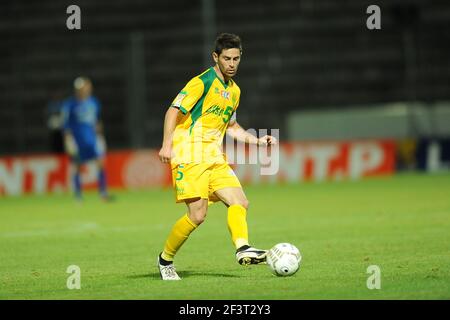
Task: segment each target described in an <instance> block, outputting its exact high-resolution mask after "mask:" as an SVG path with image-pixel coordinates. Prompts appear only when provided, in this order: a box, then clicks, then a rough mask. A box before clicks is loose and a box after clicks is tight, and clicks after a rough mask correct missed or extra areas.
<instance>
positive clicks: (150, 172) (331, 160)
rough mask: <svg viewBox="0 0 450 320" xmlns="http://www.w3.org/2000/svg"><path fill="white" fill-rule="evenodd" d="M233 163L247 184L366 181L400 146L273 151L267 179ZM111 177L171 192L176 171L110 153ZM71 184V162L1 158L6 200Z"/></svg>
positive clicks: (151, 157)
mask: <svg viewBox="0 0 450 320" xmlns="http://www.w3.org/2000/svg"><path fill="white" fill-rule="evenodd" d="M238 153H239V152H236V154H238ZM244 153H246V154H245V155H244V157H243V158H245V156H247V155H248V148H247V150H246V151H245V150H244ZM232 158H233V157H229V160H231V161H230V163H232V166H233V168H234V170H235V172H236V175H237V176H238V177H239V178H240V180H241V181H242V182H243V183H259V182H303V181H326V180H342V179H361V178H364V177H369V176H378V175H390V174H393V173H394V171H395V142H394V141H389V140H386V141H379V140H367V141H366V140H364V141H351V142H305V143H285V144H281V145H280V146H277V148H275V147H272V150H271V153H270V154H269V155H268V156H267V157H266V159H265V160H267V159H269V160H270V161H269V162H270V164H268V165H266V167H267V166H271V168H270V169H271V170H266V173H264V170H262V169H263V168H264V166H262V165H261V164H258V163H257V164H233V161H232ZM269 162H267V161H266V162H264V163H266V164H267V163H269ZM237 163H239V162H237ZM267 172H269V174H267ZM106 174H107V181H108V185H109V187H112V188H125V189H138V188H147V187H153V186H170V185H171V181H172V179H171V176H170V174H171V173H170V168H169V166H168V165H166V164H162V163H161V162H160V161H159V158H158V151H157V150H138V151H130V150H127V151H114V152H109V153H108V155H107V157H106ZM81 180H82V183H83V187H84V188H87V189H92V188H95V187H96V183H97V172H96V168H95V164H94V163H88V164H86V165H85V166H83V169H82V175H81ZM70 182H71V179H70V163H69V160H68V158H67V157H66V156H55V155H35V156H27V157H4V158H0V196H4V195H21V194H25V193H35V194H43V193H49V192H66V191H69V190H70V188H71V183H70Z"/></svg>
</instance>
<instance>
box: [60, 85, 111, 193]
mask: <svg viewBox="0 0 450 320" xmlns="http://www.w3.org/2000/svg"><path fill="white" fill-rule="evenodd" d="M73 85H74V96H73V97H70V98H69V99H67V100H66V101H65V102H64V105H63V119H64V125H63V129H64V146H65V150H66V153H67V154H68V155H69V157H70V159H71V162H72V165H73V168H74V170H73V176H72V183H73V187H74V190H75V197H76V199H77V200H81V199H82V187H81V177H80V169H81V165H82V164H84V163H86V162H88V161H95V162H96V164H97V169H98V189H99V193H100V196H101V197H102V199H103V200H105V201H109V200H112V197H111V196H110V195H109V194H108V192H107V183H106V174H105V161H104V156H105V152H106V143H105V138H104V135H103V125H102V122H101V120H100V103H99V102H98V100H97V99H96V98H95V97H94V96H92V90H93V87H92V82H91V80H90V79H89V78H86V77H78V78H76V79H75V81H74V83H73Z"/></svg>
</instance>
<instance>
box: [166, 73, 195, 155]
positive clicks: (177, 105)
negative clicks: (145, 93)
mask: <svg viewBox="0 0 450 320" xmlns="http://www.w3.org/2000/svg"><path fill="white" fill-rule="evenodd" d="M203 91H204V84H203V81H202V80H200V78H199V77H195V78H193V79H191V81H189V82H188V83H187V84H186V86H185V87H184V88H183V90H181V92H180V93H179V94H178V95H177V96H176V97H175V99H174V100H173V101H172V104H171V105H170V107H169V109H168V110H167V111H166V116H165V118H164V134H163V143H162V147H161V150H159V158H160V159H161V161H162V162H163V163H170V160H171V159H172V142H173V134H174V132H175V128H176V126H177V117H178V115H179V114H180V112H181V113H182V114H183V115H186V114H187V113H188V112H190V111H191V110H192V108H193V107H194V106H195V104H196V103H197V101H198V100H199V99H200V98H201V96H202V95H203Z"/></svg>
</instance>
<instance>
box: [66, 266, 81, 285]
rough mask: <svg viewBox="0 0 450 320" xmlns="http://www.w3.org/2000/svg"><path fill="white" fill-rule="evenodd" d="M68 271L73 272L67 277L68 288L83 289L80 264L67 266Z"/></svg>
mask: <svg viewBox="0 0 450 320" xmlns="http://www.w3.org/2000/svg"><path fill="white" fill-rule="evenodd" d="M66 273H71V275H70V276H69V277H68V278H67V289H69V290H73V289H81V270H80V267H79V266H76V265H70V266H68V267H67V270H66Z"/></svg>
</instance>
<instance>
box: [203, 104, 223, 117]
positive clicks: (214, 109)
mask: <svg viewBox="0 0 450 320" xmlns="http://www.w3.org/2000/svg"><path fill="white" fill-rule="evenodd" d="M209 113H212V114H215V115H216V116H218V117H220V116H221V115H222V114H223V109H222V108H221V107H219V106H218V105H216V104H215V105H213V106H211V107H209V108H208V110H206V114H209Z"/></svg>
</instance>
